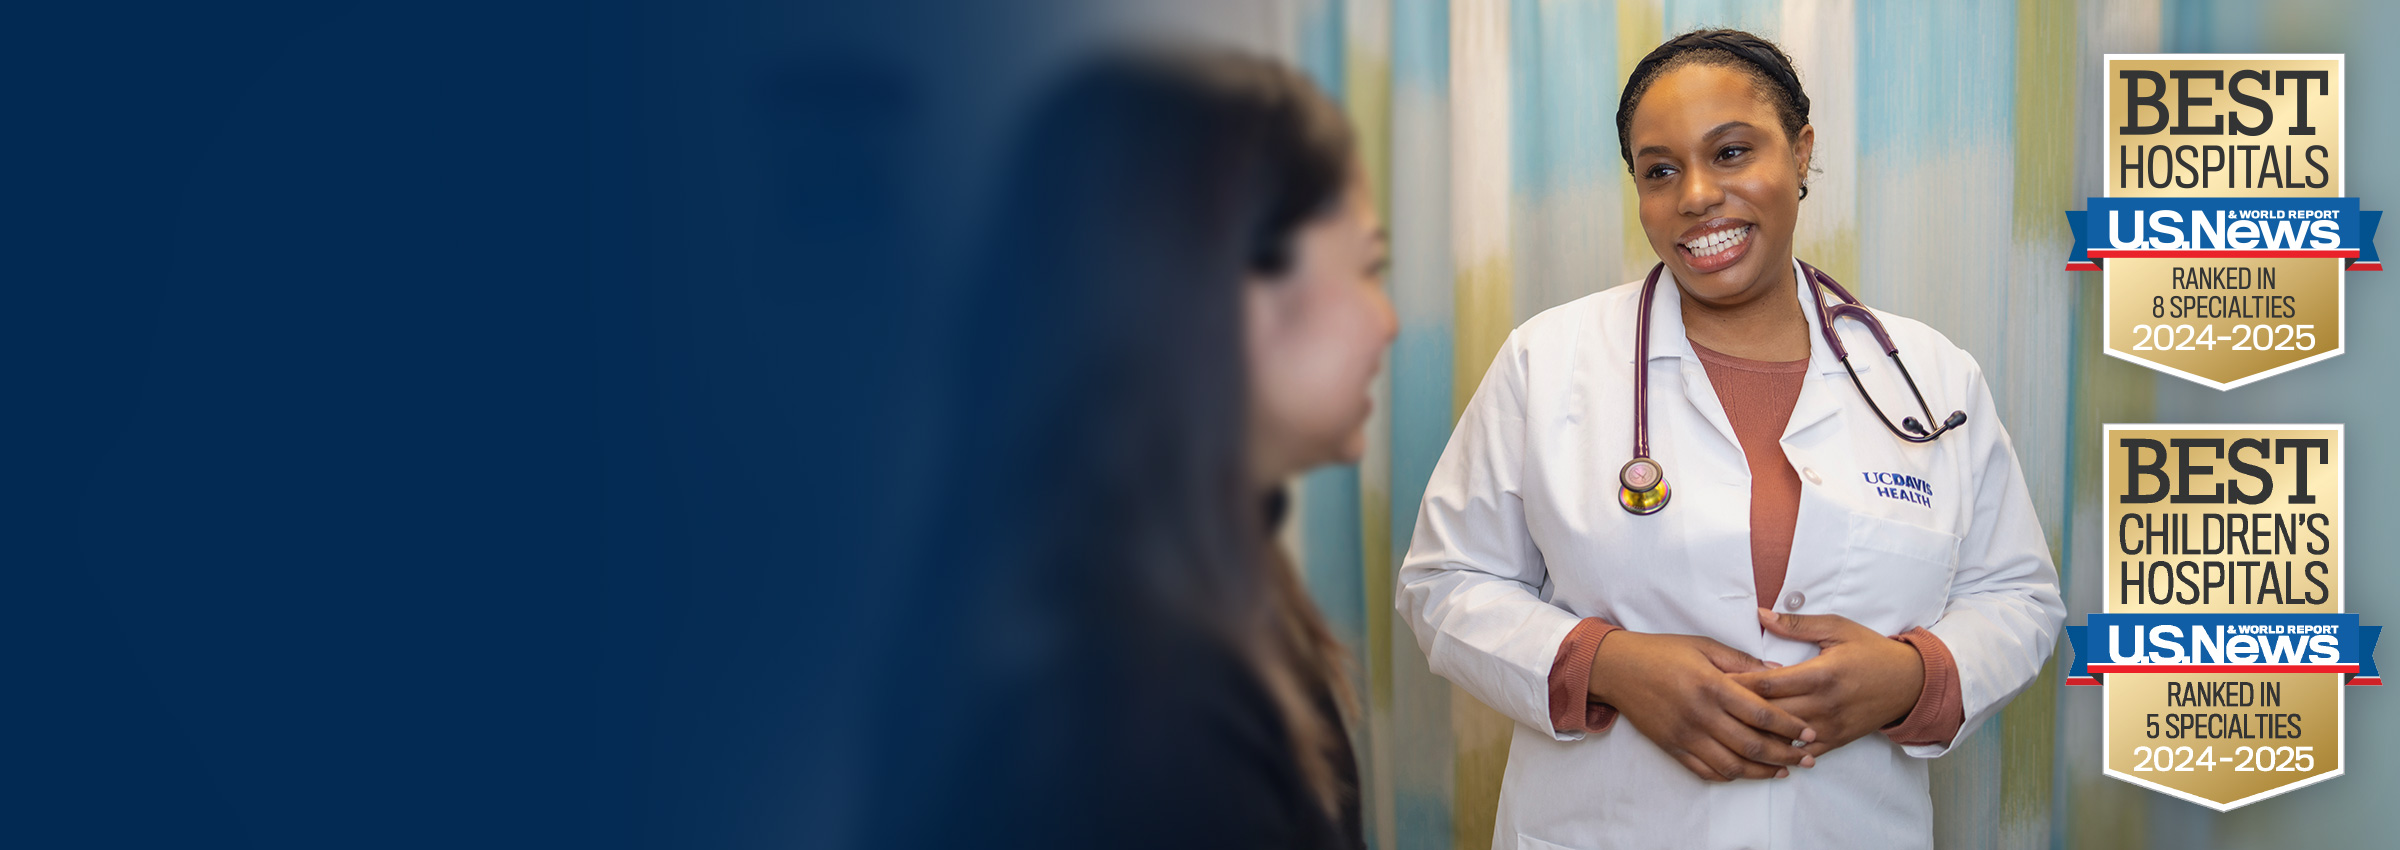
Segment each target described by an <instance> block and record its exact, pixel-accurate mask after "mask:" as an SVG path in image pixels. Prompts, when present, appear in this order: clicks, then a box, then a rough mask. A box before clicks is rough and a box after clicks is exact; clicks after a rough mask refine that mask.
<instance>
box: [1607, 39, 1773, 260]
mask: <svg viewBox="0 0 2400 850" xmlns="http://www.w3.org/2000/svg"><path fill="white" fill-rule="evenodd" d="M1759 85H1760V84H1759V82H1758V81H1757V79H1756V78H1755V77H1753V76H1751V75H1750V74H1749V73H1748V72H1746V71H1744V70H1741V69H1737V68H1727V67H1722V66H1717V65H1685V66H1683V67H1681V68H1677V69H1675V70H1672V71H1668V72H1667V73H1666V74H1664V75H1662V76H1660V77H1659V78H1658V79H1656V80H1654V81H1652V83H1651V84H1650V90H1649V91H1648V92H1646V93H1644V94H1643V95H1642V99H1641V102H1640V103H1637V104H1635V105H1634V110H1633V121H1632V124H1631V126H1630V127H1629V128H1628V132H1627V134H1626V135H1627V141H1629V142H1630V143H1631V145H1632V147H1633V182H1634V186H1635V187H1636V188H1637V189H1638V190H1639V192H1640V194H1641V199H1642V231H1643V232H1644V233H1645V234H1647V235H1648V236H1649V238H1650V249H1651V250H1653V251H1656V252H1658V256H1659V258H1660V259H1662V260H1665V261H1666V264H1667V270H1668V271H1670V272H1673V273H1674V274H1675V280H1676V282H1677V283H1680V284H1682V286H1683V289H1684V292H1685V293H1687V294H1688V295H1690V296H1691V297H1693V298H1695V299H1698V300H1699V301H1701V302H1703V303H1706V304H1710V305H1714V306H1729V305H1733V304H1740V303H1744V302H1747V301H1749V300H1751V299H1755V298H1758V297H1760V296H1762V295H1765V294H1767V293H1769V292H1772V291H1776V287H1775V285H1774V284H1775V283H1776V282H1777V281H1779V280H1789V279H1790V278H1791V276H1792V272H1791V268H1790V267H1791V257H1792V226H1793V224H1794V222H1796V221H1798V219H1799V216H1800V183H1801V177H1802V172H1803V171H1804V170H1806V169H1807V167H1808V156H1809V151H1810V149H1811V148H1812V147H1813V146H1814V145H1815V144H1816V128H1814V127H1802V128H1800V136H1799V138H1797V139H1791V138H1786V137H1785V135H1784V132H1783V122H1782V120H1781V119H1779V118H1778V117H1777V115H1776V111H1775V107H1774V105H1773V104H1771V103H1769V102H1768V101H1767V98H1766V97H1765V96H1764V95H1763V94H1761V93H1760V92H1759V90H1758V86H1759Z"/></svg>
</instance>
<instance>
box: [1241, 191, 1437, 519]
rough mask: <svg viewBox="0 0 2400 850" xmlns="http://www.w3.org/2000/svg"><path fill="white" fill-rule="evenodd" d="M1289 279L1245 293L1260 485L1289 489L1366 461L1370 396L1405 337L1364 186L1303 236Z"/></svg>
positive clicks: (1261, 283) (1257, 283)
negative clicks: (1309, 476) (1295, 480)
mask: <svg viewBox="0 0 2400 850" xmlns="http://www.w3.org/2000/svg"><path fill="white" fill-rule="evenodd" d="M1294 247H1295V249H1296V252H1295V254H1294V256H1293V263H1292V267H1291V269H1290V270H1289V271H1286V272H1284V273H1283V274H1281V275H1279V276H1276V277H1272V278H1252V279H1251V280H1250V281H1249V282H1248V283H1247V284H1246V285H1245V286H1244V287H1243V289H1244V293H1245V300H1246V302H1247V303H1246V305H1245V308H1244V309H1245V311H1246V312H1245V316H1244V318H1245V324H1246V328H1245V330H1246V333H1247V336H1248V339H1247V343H1248V348H1249V361H1250V364H1249V368H1250V388H1251V389H1250V410H1251V414H1250V419H1251V446H1252V455H1253V458H1252V460H1253V465H1254V467H1255V468H1254V469H1253V475H1254V476H1256V477H1257V478H1258V479H1259V483H1260V484H1262V485H1263V484H1267V483H1272V482H1277V481H1281V480H1282V479H1283V478H1285V477H1287V476H1290V475H1293V474H1296V473H1298V472H1301V471H1303V470H1306V469H1308V468H1309V467H1312V466H1317V465H1319V464H1325V463H1350V462H1355V461H1357V460H1358V459H1359V457H1360V456H1361V455H1363V454H1365V452H1366V424H1367V414H1368V413H1369V412H1371V410H1372V409H1373V407H1374V405H1373V402H1371V401H1369V400H1368V395H1367V393H1368V387H1369V385H1371V384H1372V383H1374V380H1375V373H1376V371H1377V370H1379V369H1381V368H1382V362H1383V352H1384V349H1385V348H1387V347H1389V346H1390V345H1391V343H1392V337H1393V336H1394V335H1395V334H1397V333H1398V332H1399V320H1398V318H1397V317H1395V316H1394V315H1393V313H1392V302H1391V299H1390V298H1389V297H1387V296H1386V295H1385V294H1384V291H1383V270H1384V263H1385V254H1386V245H1385V237H1384V232H1383V224H1382V222H1381V221H1380V220H1379V219H1378V218H1377V216H1376V213H1375V205H1374V203H1373V201H1372V200H1371V199H1370V198H1369V197H1368V192H1367V189H1366V186H1365V185H1364V181H1362V180H1360V179H1358V178H1356V177H1353V178H1352V179H1351V180H1350V186H1349V188H1348V189H1347V190H1345V191H1344V192H1343V196H1342V200H1341V202H1340V204H1339V205H1338V206H1337V207H1336V208H1335V209H1334V210H1333V211H1331V212H1328V213H1326V214H1324V215H1321V216H1318V217H1317V218H1316V219H1315V220H1313V221H1310V222H1308V223H1307V224H1304V225H1302V226H1301V230H1300V232H1299V233H1298V235H1297V237H1296V239H1295V240H1294Z"/></svg>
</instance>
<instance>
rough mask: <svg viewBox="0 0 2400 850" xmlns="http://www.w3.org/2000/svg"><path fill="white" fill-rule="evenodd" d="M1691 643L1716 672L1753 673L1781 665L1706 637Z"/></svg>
mask: <svg viewBox="0 0 2400 850" xmlns="http://www.w3.org/2000/svg"><path fill="white" fill-rule="evenodd" d="M1693 643H1694V645H1696V646H1698V647H1699V648H1700V655H1701V657H1703V658H1706V659H1708V663H1710V664H1713V665H1716V668H1717V670H1718V672H1722V673H1754V672H1759V671H1763V670H1773V669H1775V668H1778V667H1782V666H1783V665H1781V664H1776V663H1774V662H1771V661H1760V660H1758V659H1757V658H1756V657H1754V656H1752V655H1751V654H1750V653H1747V652H1743V651H1741V650H1738V649H1735V648H1733V647H1730V646H1726V645H1724V644H1721V643H1718V642H1716V641H1713V640H1709V639H1707V638H1696V639H1695V640H1694V641H1693Z"/></svg>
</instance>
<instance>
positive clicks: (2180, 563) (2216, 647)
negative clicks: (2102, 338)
mask: <svg viewBox="0 0 2400 850" xmlns="http://www.w3.org/2000/svg"><path fill="white" fill-rule="evenodd" d="M2342 452H2343V446H2342V427H2341V426H2340V425H2109V426H2106V427H2105V428H2104V429H2103V432H2102V453H2103V455H2104V456H2106V457H2107V458H2108V475H2107V487H2108V490H2107V494H2106V503H2107V505H2108V514H2107V517H2106V519H2107V522H2108V524H2107V526H2106V527H2105V528H2104V529H2103V531H2104V533H2103V535H2102V537H2103V539H2104V540H2105V543H2104V545H2105V546H2106V547H2107V549H2106V552H2105V555H2106V557H2105V559H2104V560H2103V563H2104V564H2106V568H2107V570H2108V572H2107V574H2106V575H2105V576H2104V578H2103V579H2102V581H2103V583H2104V587H2105V589H2104V591H2103V593H2104V601H2103V602H2102V605H2101V610H2102V612H2103V613H2099V614H2093V615H2090V616H2089V617H2087V618H2086V620H2085V624H2084V625H2082V626H2070V627H2068V629H2067V638H2068V643H2069V645H2070V646H2072V647H2073V651H2074V654H2075V661H2074V664H2073V665H2072V666H2071V667H2070V668H2069V669H2068V672H2067V684H2070V685H2101V686H2102V696H2101V704H2102V705H2103V706H2104V709H2103V713H2104V716H2103V719H2102V727H2101V728H2102V732H2101V741H2102V747H2103V750H2104V752H2103V754H2102V756H2101V764H2102V766H2103V768H2104V769H2105V771H2106V772H2107V774H2108V775H2110V776H2113V777H2116V778H2118V779H2122V780H2125V781H2127V782H2131V783H2134V784H2136V785H2141V786H2144V787H2147V788H2150V789H2152V790H2155V791H2159V792H2163V793H2166V794H2170V795H2173V796H2176V797H2180V798H2182V799H2185V800H2189V801H2191V802H2194V803H2198V804H2200V805H2203V806H2207V807H2209V808H2212V809H2215V810H2217V811H2227V810H2230V809H2233V808H2235V807H2238V806H2243V805H2247V804H2250V803H2253V802H2257V801H2259V800H2262V799H2265V798H2268V797H2272V796H2275V795H2277V794H2281V793H2283V792H2286V791H2290V790H2292V789H2295V788H2300V787H2302V786H2306V785H2310V784H2314V783H2317V782H2322V781H2324V780H2327V779H2331V778H2333V777H2336V776H2340V775H2341V774H2342V768H2343V760H2344V752H2343V748H2342V742H2343V737H2344V736H2343V733H2344V730H2345V728H2346V725H2347V718H2346V715H2345V712H2344V710H2343V695H2344V691H2345V688H2344V687H2343V686H2344V684H2345V682H2346V683H2347V684H2350V685H2380V684H2382V683H2383V680H2382V678H2381V677H2380V676H2379V675H2377V673H2376V670H2375V661H2374V651H2375V640H2376V638H2377V637H2378V635H2379V632H2380V629H2379V628H2377V627H2371V626H2362V625H2360V624H2359V621H2358V615H2356V614H2344V613H2342V583H2343V582H2342V578H2343V576H2344V574H2345V573H2346V572H2347V570H2346V565H2345V564H2344V563H2343V559H2342V507H2343V498H2344V493H2343V475H2342Z"/></svg>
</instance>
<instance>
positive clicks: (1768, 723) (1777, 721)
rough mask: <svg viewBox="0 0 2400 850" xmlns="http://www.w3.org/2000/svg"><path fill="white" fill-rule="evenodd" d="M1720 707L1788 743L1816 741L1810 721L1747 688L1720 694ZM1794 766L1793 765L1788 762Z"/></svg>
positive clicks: (1726, 689) (1733, 688)
mask: <svg viewBox="0 0 2400 850" xmlns="http://www.w3.org/2000/svg"><path fill="white" fill-rule="evenodd" d="M1717 704H1718V706H1719V707H1720V708H1723V709H1724V710H1725V714H1726V716H1728V717H1731V718H1733V719H1734V720H1737V721H1740V722H1741V723H1743V724H1745V725H1747V726H1749V727H1750V728H1753V729H1757V730H1759V731H1761V732H1764V733H1767V734H1769V735H1775V736H1778V737H1780V738H1782V739H1783V740H1786V741H1814V740H1816V739H1817V730H1815V729H1812V728H1809V724H1808V721H1807V720H1804V719H1802V718H1801V716H1800V715H1799V714H1796V713H1794V712H1793V711H1792V710H1791V709H1789V708H1786V707H1783V706H1780V705H1776V704H1775V703H1772V702H1768V701H1767V700H1766V698H1764V697H1761V696H1759V695H1758V694H1756V693H1753V692H1751V691H1750V690H1749V689H1747V688H1742V687H1730V688H1723V689H1721V690H1719V691H1718V692H1717ZM1785 764H1790V762H1785Z"/></svg>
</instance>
